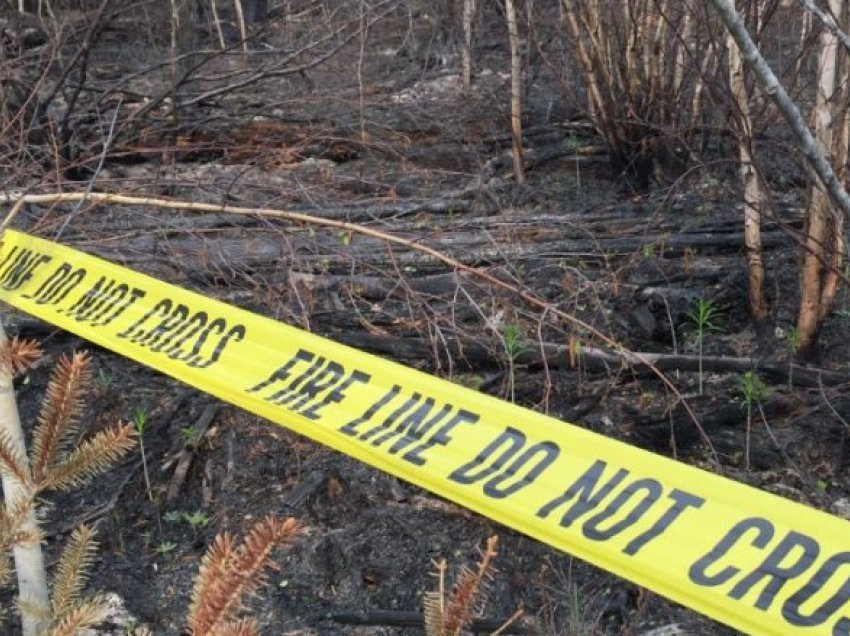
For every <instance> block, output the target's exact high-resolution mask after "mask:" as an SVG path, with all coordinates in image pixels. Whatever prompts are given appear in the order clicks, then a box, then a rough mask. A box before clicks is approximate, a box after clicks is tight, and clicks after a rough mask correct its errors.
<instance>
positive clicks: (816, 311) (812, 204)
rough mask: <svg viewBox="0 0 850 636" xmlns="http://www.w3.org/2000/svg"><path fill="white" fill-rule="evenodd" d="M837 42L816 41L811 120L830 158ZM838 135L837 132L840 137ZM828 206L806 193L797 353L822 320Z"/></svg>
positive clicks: (822, 195) (815, 190)
mask: <svg viewBox="0 0 850 636" xmlns="http://www.w3.org/2000/svg"><path fill="white" fill-rule="evenodd" d="M829 4H830V9H831V10H833V11H834V12H836V13H835V15H840V12H841V6H840V0H830V2H829ZM837 53H838V39H837V38H836V37H835V36H834V35H833V34H832V33H830V32H829V31H828V30H826V29H824V30H823V31H821V34H820V36H819V38H818V66H817V73H818V83H817V93H816V96H815V107H814V112H813V116H812V120H813V125H814V129H815V136H816V139H817V143H818V146H819V148H820V150H821V152H823V153H824V154H825V155H827V156H831V155H832V151H833V145H834V143H835V138H834V136H833V126H834V121H833V109H834V108H836V107H837V106H836V105H835V103H834V98H835V94H836V79H837V65H838V55H837ZM840 134H841V132H840V131H839V135H840ZM833 160H834V158H833ZM830 206H831V202H830V200H829V196H828V194H827V193H826V192H825V191H824V190H823V188H822V187H821V186H820V184H813V185H812V186H811V187H810V189H809V204H808V207H807V210H806V222H807V232H806V244H805V252H804V254H803V266H802V270H801V272H800V308H799V312H798V314H797V332H798V334H799V338H800V350H801V351H803V352H805V351H806V350H807V349H809V348H810V347H811V345H812V342H813V341H814V339H815V337H816V335H817V331H818V328H819V326H820V323H821V320H822V317H821V316H822V313H823V314H824V315H825V312H822V308H821V303H822V294H821V292H822V287H821V285H822V273H823V264H824V262H827V261H829V260H830V259H829V252H831V251H832V250H831V249H830V246H829V245H828V241H829V236H830V216H832V214H831V210H830Z"/></svg>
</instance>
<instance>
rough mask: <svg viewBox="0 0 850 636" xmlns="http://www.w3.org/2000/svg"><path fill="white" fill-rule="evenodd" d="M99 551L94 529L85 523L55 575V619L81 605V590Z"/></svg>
mask: <svg viewBox="0 0 850 636" xmlns="http://www.w3.org/2000/svg"><path fill="white" fill-rule="evenodd" d="M96 550H97V542H96V541H95V540H94V529H92V528H91V527H90V526H87V525H81V526H79V527H78V528H77V529H76V530H74V532H73V533H72V534H71V538H70V539H68V543H67V545H66V546H65V549H64V550H63V551H62V556H61V557H60V559H59V564H58V565H57V566H56V572H55V574H54V575H53V586H52V587H53V589H52V594H51V596H50V603H51V605H52V608H53V617H54V620H55V619H64V618H65V616H67V615H70V613H71V612H72V611H73V610H74V609H75V608H76V607H77V606H78V605H79V603H80V592H82V590H83V587H84V586H85V583H86V579H87V578H88V571H89V569H90V568H91V564H92V559H93V558H94V553H95V551H96Z"/></svg>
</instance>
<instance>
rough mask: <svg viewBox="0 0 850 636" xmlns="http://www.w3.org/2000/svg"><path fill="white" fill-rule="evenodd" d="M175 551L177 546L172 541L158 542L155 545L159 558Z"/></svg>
mask: <svg viewBox="0 0 850 636" xmlns="http://www.w3.org/2000/svg"><path fill="white" fill-rule="evenodd" d="M176 549H177V544H176V543H174V541H160V542H159V543H158V544H157V545H156V553H157V554H158V555H160V556H166V555H168V554H171V553H172V552H174V550H176Z"/></svg>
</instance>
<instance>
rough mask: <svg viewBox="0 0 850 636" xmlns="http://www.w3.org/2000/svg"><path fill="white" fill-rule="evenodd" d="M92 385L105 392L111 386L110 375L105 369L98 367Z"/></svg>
mask: <svg viewBox="0 0 850 636" xmlns="http://www.w3.org/2000/svg"><path fill="white" fill-rule="evenodd" d="M94 385H95V387H97V390H98V391H100V392H101V393H107V392H108V391H109V389H111V388H112V376H111V375H110V373H109V371H106V370H105V369H98V370H97V375H96V376H95V378H94Z"/></svg>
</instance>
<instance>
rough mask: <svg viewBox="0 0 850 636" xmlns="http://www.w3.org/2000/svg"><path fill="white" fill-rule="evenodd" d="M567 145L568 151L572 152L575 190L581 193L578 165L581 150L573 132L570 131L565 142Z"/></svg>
mask: <svg viewBox="0 0 850 636" xmlns="http://www.w3.org/2000/svg"><path fill="white" fill-rule="evenodd" d="M567 145H568V146H569V149H570V150H572V152H573V160H574V161H575V166H576V190H578V191H579V192H581V169H580V165H579V150H580V149H581V142H579V139H578V137H577V136H576V133H575V131H573V130H571V131H570V137H569V139H568V140H567Z"/></svg>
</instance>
